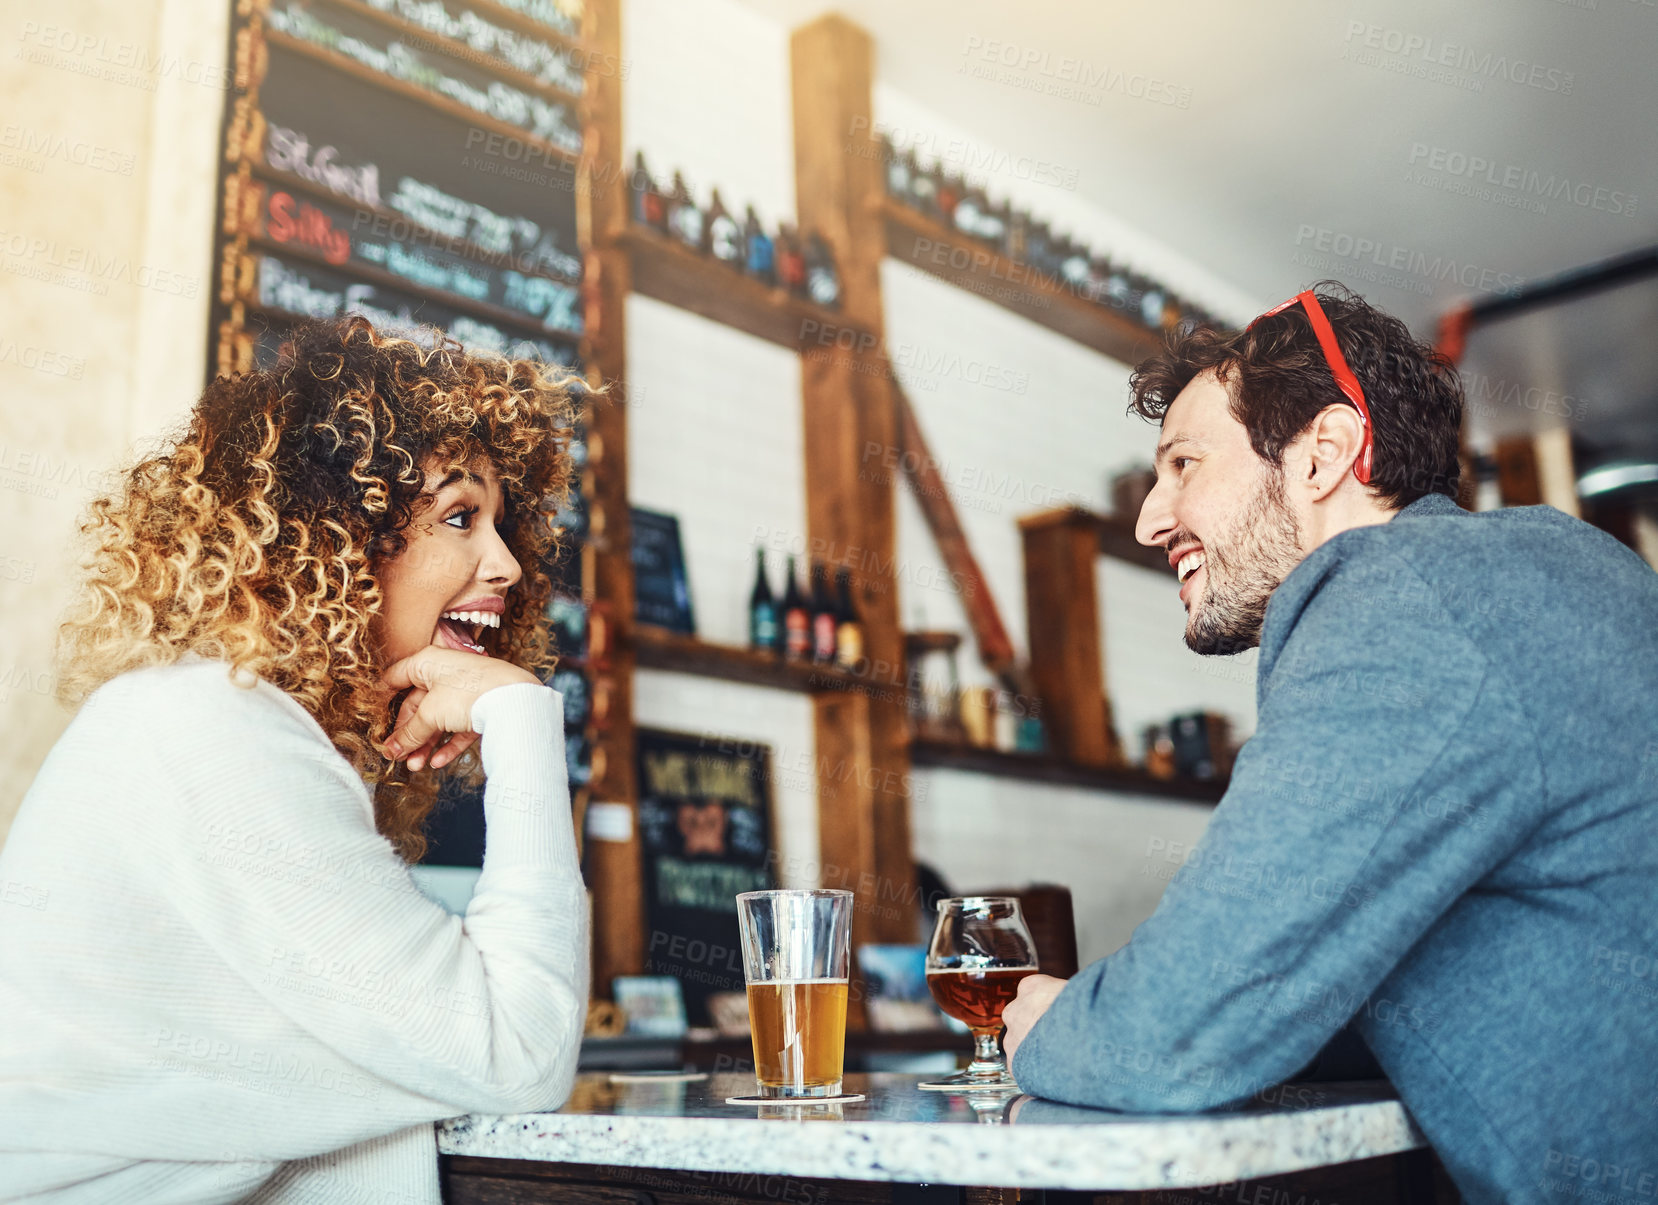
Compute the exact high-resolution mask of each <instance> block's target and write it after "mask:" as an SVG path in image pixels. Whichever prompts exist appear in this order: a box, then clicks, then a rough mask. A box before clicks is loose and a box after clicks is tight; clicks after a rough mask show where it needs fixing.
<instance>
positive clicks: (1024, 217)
mask: <svg viewBox="0 0 1658 1205" xmlns="http://www.w3.org/2000/svg"><path fill="white" fill-rule="evenodd" d="M1029 237H1030V214H1028V213H1026V212H1025V211H1024V210H1023V209H1014V210H1011V211H1010V212H1009V213H1008V215H1007V229H1006V230H1004V231H1003V233H1002V251H1003V252H1004V253H1005V254H1006V255H1007V257H1008V258H1009V259H1011V260H1013V261H1014V263H1020V264H1022V263H1024V262H1025V261H1026V260H1028V259H1029V258H1030V249H1029V247H1027V246H1026V240H1027V239H1028V238H1029Z"/></svg>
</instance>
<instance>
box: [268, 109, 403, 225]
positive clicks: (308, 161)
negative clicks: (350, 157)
mask: <svg viewBox="0 0 1658 1205" xmlns="http://www.w3.org/2000/svg"><path fill="white" fill-rule="evenodd" d="M339 154H340V152H339V150H338V149H337V148H335V147H333V146H329V145H323V146H319V147H318V148H317V149H316V152H315V153H312V151H311V142H310V139H308V138H307V137H306V136H305V135H304V134H302V133H300V132H299V131H298V130H290V129H288V128H287V127H286V126H279V125H273V126H270V127H269V129H268V130H267V132H266V135H265V162H266V163H267V164H269V165H270V166H271V167H273V168H275V169H276V170H277V171H284V172H292V173H293V174H294V175H296V176H298V177H299V178H300V179H302V180H309V181H310V182H311V183H312V184H317V185H321V186H322V187H323V188H326V189H327V190H328V191H329V192H331V193H335V194H337V195H339V196H342V197H348V198H349V199H351V200H353V201H356V202H358V203H360V204H363V205H373V206H376V207H378V206H379V204H380V169H379V168H378V167H377V166H375V165H374V164H372V163H364V164H361V165H359V166H356V167H351V166H347V165H346V164H344V163H338V162H336V160H337V159H338V157H339Z"/></svg>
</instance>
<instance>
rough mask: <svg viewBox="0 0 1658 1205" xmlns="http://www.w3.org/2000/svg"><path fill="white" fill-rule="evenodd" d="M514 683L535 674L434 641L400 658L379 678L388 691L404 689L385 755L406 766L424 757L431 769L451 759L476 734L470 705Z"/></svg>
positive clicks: (419, 762) (531, 678)
mask: <svg viewBox="0 0 1658 1205" xmlns="http://www.w3.org/2000/svg"><path fill="white" fill-rule="evenodd" d="M514 682H535V683H537V684H539V682H540V679H538V678H537V677H536V676H535V675H534V674H532V673H530V671H529V670H527V669H521V668H519V667H518V666H516V665H513V664H512V663H511V662H510V661H498V660H496V659H495V658H494V657H481V656H479V655H478V654H477V653H463V652H460V651H459V650H458V649H441V648H438V647H437V646H436V645H429V646H427V647H426V648H423V649H421V650H420V651H419V652H418V653H415V654H414V655H413V656H409V657H405V658H403V660H401V661H399V662H397V663H396V664H395V665H393V666H391V667H390V668H389V669H387V670H386V672H385V673H384V674H382V675H381V677H380V683H381V685H382V686H384V687H385V688H386V689H387V690H390V691H392V692H394V693H395V692H397V691H400V690H408V691H409V694H408V697H407V698H406V699H404V700H403V705H402V707H401V708H399V710H398V713H397V729H396V731H394V732H393V733H392V734H391V737H390V739H388V740H387V741H386V746H385V753H386V756H387V757H389V758H391V759H392V760H393V761H397V760H399V759H400V758H404V757H406V758H408V759H409V769H411V770H418V769H420V768H421V767H422V766H424V765H426V764H427V763H428V762H430V763H431V766H432V768H433V769H434V770H435V769H437V768H438V767H439V766H442V765H446V764H447V763H449V762H452V761H454V760H455V759H456V758H457V757H459V756H460V755H461V754H462V753H464V752H466V750H467V749H468V748H469V747H470V746H471V745H472V744H473V743H474V742H476V741H477V739H478V734H477V733H475V732H473V731H472V704H473V703H475V702H477V700H478V696H479V695H481V694H483V693H484V692H485V691H488V690H493V689H495V687H497V686H509V685H511V684H512V683H514ZM450 733H453V734H454V735H453V736H450V735H449V734H450Z"/></svg>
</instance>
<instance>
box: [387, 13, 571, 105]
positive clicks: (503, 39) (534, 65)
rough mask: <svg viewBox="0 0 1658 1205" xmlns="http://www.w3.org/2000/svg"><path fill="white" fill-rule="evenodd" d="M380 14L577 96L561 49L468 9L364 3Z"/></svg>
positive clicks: (569, 66) (564, 52)
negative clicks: (416, 27) (462, 44)
mask: <svg viewBox="0 0 1658 1205" xmlns="http://www.w3.org/2000/svg"><path fill="white" fill-rule="evenodd" d="M368 2H369V3H370V4H372V5H373V6H374V7H375V8H377V9H379V10H380V11H381V12H387V13H394V14H396V15H397V16H399V17H401V18H402V19H403V20H405V21H407V22H409V24H411V25H418V26H420V28H422V29H424V30H426V31H427V32H428V33H433V34H437V35H438V36H439V37H444V38H448V39H450V40H451V41H455V42H461V43H464V44H465V45H466V46H467V47H469V48H470V49H472V50H474V51H476V52H477V53H478V54H480V55H489V56H491V57H493V58H496V59H499V60H500V61H501V62H503V63H505V64H507V65H508V66H509V67H511V68H513V69H514V70H516V71H522V72H523V73H524V74H525V75H531V76H534V77H535V78H536V79H538V80H541V81H542V82H543V83H548V84H552V85H553V86H554V87H556V88H562V89H564V91H566V92H573V93H578V94H579V93H580V92H581V90H582V84H583V82H584V81H583V80H582V75H581V71H580V70H578V69H577V68H576V67H575V66H574V65H573V64H572V63H571V62H570V55H569V52H568V51H565V50H561V49H559V48H557V47H554V46H551V45H549V44H548V43H546V42H544V41H542V40H541V39H540V38H532V37H529V36H528V35H526V34H521V33H517V32H515V31H513V30H510V29H506V28H503V27H502V26H499V25H496V24H493V23H492V22H490V21H486V20H485V19H484V18H483V17H480V16H479V15H478V14H477V13H475V12H473V11H472V10H471V9H465V8H463V9H461V10H460V11H459V13H458V14H452V13H451V12H450V11H449V8H448V6H447V5H445V4H444V3H443V0H368Z"/></svg>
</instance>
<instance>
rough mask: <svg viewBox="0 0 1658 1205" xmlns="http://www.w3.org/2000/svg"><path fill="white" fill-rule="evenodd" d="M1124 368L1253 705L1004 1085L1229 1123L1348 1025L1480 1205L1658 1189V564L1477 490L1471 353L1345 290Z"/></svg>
mask: <svg viewBox="0 0 1658 1205" xmlns="http://www.w3.org/2000/svg"><path fill="white" fill-rule="evenodd" d="M1132 385H1133V389H1134V402H1133V407H1132V408H1133V409H1134V410H1136V411H1138V412H1139V413H1140V414H1142V415H1144V416H1145V417H1147V418H1150V419H1158V420H1160V421H1161V428H1162V430H1161V437H1160V439H1159V442H1158V446H1157V454H1156V469H1157V485H1156V488H1155V489H1154V490H1153V491H1152V492H1151V495H1150V496H1149V497H1148V498H1147V499H1146V502H1145V506H1144V508H1143V509H1142V510H1141V512H1140V519H1139V526H1138V532H1137V534H1138V536H1139V539H1140V542H1141V543H1143V544H1148V545H1152V546H1155V547H1160V548H1163V549H1165V550H1166V551H1167V553H1168V557H1169V565H1170V567H1171V568H1172V569H1173V570H1174V571H1175V573H1176V575H1177V577H1178V578H1179V580H1180V598H1181V600H1182V602H1184V603H1185V605H1186V612H1187V620H1186V643H1187V644H1188V645H1190V646H1191V647H1192V648H1193V649H1194V650H1196V651H1197V652H1199V653H1206V654H1214V653H1222V654H1224V653H1236V652H1240V651H1242V650H1244V649H1248V648H1253V647H1255V646H1257V645H1259V647H1260V650H1261V651H1260V659H1259V662H1258V665H1257V677H1258V681H1257V688H1256V693H1257V703H1258V708H1257V710H1258V725H1257V729H1256V733H1255V735H1254V737H1253V738H1252V739H1251V740H1250V741H1249V742H1248V743H1247V744H1246V745H1245V746H1244V748H1243V750H1242V752H1241V753H1240V754H1239V756H1238V759H1237V764H1236V767H1235V769H1234V771H1233V776H1232V781H1231V784H1230V786H1229V787H1228V789H1227V792H1226V796H1225V798H1224V799H1223V800H1222V801H1221V803H1220V806H1219V807H1217V808H1216V810H1215V814H1214V818H1213V819H1212V820H1211V822H1210V824H1209V826H1208V828H1207V829H1206V831H1205V832H1204V835H1203V839H1202V840H1201V841H1200V842H1199V843H1198V844H1197V845H1196V847H1195V848H1193V849H1192V850H1191V851H1190V853H1189V855H1188V856H1187V857H1186V858H1185V860H1184V864H1183V865H1182V866H1181V867H1180V869H1179V870H1178V871H1177V872H1176V873H1175V874H1174V876H1173V878H1172V879H1171V881H1170V883H1169V886H1168V889H1167V890H1166V891H1165V892H1164V895H1163V899H1162V901H1161V902H1160V903H1159V905H1158V908H1157V911H1156V913H1155V914H1154V915H1153V916H1152V917H1151V918H1150V919H1149V920H1147V921H1146V922H1145V924H1143V925H1141V926H1140V928H1139V929H1137V930H1136V931H1135V934H1134V937H1133V940H1131V941H1130V942H1129V943H1128V944H1127V945H1126V946H1124V947H1123V948H1122V949H1120V950H1118V951H1117V952H1116V953H1115V954H1112V955H1111V956H1110V957H1108V958H1105V959H1102V960H1101V961H1099V962H1096V963H1095V964H1093V965H1092V966H1090V967H1088V968H1087V969H1085V970H1083V971H1082V972H1081V973H1080V974H1078V975H1077V976H1076V977H1075V978H1074V979H1071V980H1068V981H1067V980H1057V979H1051V978H1047V977H1044V976H1032V977H1030V978H1028V979H1026V980H1025V981H1024V982H1023V983H1022V984H1021V985H1020V994H1019V998H1018V999H1017V1000H1015V1001H1014V1002H1013V1003H1012V1004H1010V1005H1009V1006H1008V1008H1007V1011H1006V1014H1005V1018H1004V1019H1005V1021H1006V1023H1007V1037H1006V1047H1007V1049H1008V1052H1009V1055H1010V1057H1011V1059H1012V1066H1013V1073H1014V1075H1015V1077H1016V1078H1017V1079H1018V1080H1019V1083H1020V1084H1021V1085H1022V1086H1023V1087H1024V1088H1025V1089H1026V1090H1027V1091H1029V1092H1031V1093H1032V1094H1034V1095H1037V1096H1045V1097H1050V1098H1053V1099H1056V1100H1061V1101H1066V1102H1069V1103H1072V1104H1081V1105H1092V1106H1096V1107H1103V1108H1113V1109H1122V1110H1128V1111H1135V1112H1148V1111H1149V1112H1168V1111H1192V1110H1203V1109H1211V1108H1217V1107H1221V1106H1225V1105H1230V1104H1235V1103H1238V1102H1241V1101H1246V1100H1248V1099H1249V1098H1250V1097H1251V1096H1253V1095H1255V1094H1257V1093H1258V1092H1260V1091H1261V1090H1262V1089H1264V1088H1267V1087H1269V1086H1272V1085H1275V1084H1277V1083H1280V1082H1282V1081H1284V1080H1286V1079H1288V1078H1290V1077H1292V1076H1294V1075H1296V1073H1297V1072H1299V1071H1303V1070H1305V1069H1306V1068H1307V1066H1308V1064H1309V1061H1310V1060H1313V1059H1314V1058H1315V1056H1317V1055H1318V1054H1319V1053H1320V1051H1321V1050H1323V1049H1325V1048H1326V1044H1327V1043H1330V1042H1331V1039H1332V1038H1334V1037H1335V1036H1336V1035H1337V1034H1338V1031H1343V1029H1344V1027H1345V1026H1350V1031H1351V1032H1353V1033H1356V1034H1357V1036H1358V1037H1359V1038H1361V1039H1362V1041H1363V1043H1364V1045H1365V1046H1367V1047H1368V1048H1369V1051H1370V1053H1371V1054H1373V1055H1374V1057H1375V1060H1376V1062H1377V1063H1379V1064H1380V1066H1381V1068H1382V1070H1384V1071H1385V1072H1386V1074H1387V1076H1388V1078H1389V1079H1391V1080H1392V1082H1393V1084H1394V1086H1395V1087H1396V1088H1397V1089H1398V1091H1399V1094H1400V1096H1401V1098H1402V1099H1403V1101H1404V1103H1405V1105H1406V1107H1407V1108H1408V1109H1409V1110H1410V1112H1411V1114H1412V1116H1413V1117H1414V1118H1415V1119H1416V1122H1417V1123H1418V1125H1419V1126H1420V1127H1421V1128H1422V1130H1423V1132H1424V1133H1425V1134H1426V1135H1427V1137H1428V1139H1429V1140H1430V1141H1431V1142H1432V1144H1433V1146H1434V1147H1435V1149H1436V1150H1437V1151H1438V1153H1439V1156H1440V1158H1441V1159H1442V1161H1443V1162H1444V1164H1445V1166H1446V1168H1447V1170H1448V1171H1449V1172H1450V1174H1451V1176H1452V1178H1453V1179H1454V1180H1455V1181H1456V1183H1457V1186H1458V1188H1459V1189H1460V1190H1461V1192H1462V1194H1463V1196H1464V1199H1465V1200H1467V1201H1469V1202H1473V1203H1476V1205H1485V1203H1487V1202H1489V1203H1490V1205H1516V1203H1517V1202H1544V1201H1563V1200H1565V1199H1568V1198H1577V1197H1580V1196H1587V1195H1589V1194H1593V1193H1599V1192H1609V1193H1612V1194H1617V1193H1620V1192H1623V1193H1626V1194H1629V1195H1632V1196H1633V1195H1638V1193H1648V1194H1650V1193H1651V1192H1652V1187H1651V1186H1652V1184H1653V1183H1654V1177H1655V1176H1658V1023H1655V1021H1654V1012H1653V1009H1654V1007H1655V1005H1654V1001H1655V1000H1658V575H1655V574H1654V573H1653V572H1652V570H1651V569H1650V568H1649V567H1648V566H1647V565H1646V564H1645V563H1644V562H1642V561H1641V559H1640V558H1639V557H1637V556H1636V555H1635V554H1634V553H1633V552H1631V551H1629V550H1628V549H1627V548H1625V547H1623V545H1621V544H1619V543H1618V542H1617V541H1616V540H1614V539H1612V537H1610V536H1608V535H1606V534H1604V533H1602V532H1600V531H1597V530H1596V529H1595V528H1593V527H1590V526H1589V525H1588V524H1585V523H1582V522H1580V521H1578V520H1576V519H1572V518H1569V517H1567V516H1566V515H1563V514H1561V513H1560V512H1559V511H1557V510H1554V509H1552V508H1550V507H1546V506H1533V507H1524V508H1517V509H1511V510H1501V511H1492V512H1487V513H1484V514H1472V513H1469V512H1467V511H1463V510H1461V509H1459V508H1458V506H1457V505H1456V503H1455V502H1454V501H1453V498H1454V497H1455V493H1456V485H1457V476H1458V473H1457V442H1458V429H1459V426H1460V422H1461V414H1462V394H1461V389H1460V386H1459V385H1458V384H1457V381H1456V377H1455V373H1454V372H1453V371H1452V370H1451V369H1450V367H1449V365H1447V364H1445V363H1444V362H1443V361H1440V360H1439V359H1437V358H1436V357H1435V356H1434V355H1433V353H1432V352H1431V351H1430V350H1429V349H1428V348H1426V347H1424V346H1422V345H1420V344H1418V343H1417V342H1416V341H1415V340H1413V339H1412V338H1411V336H1410V334H1409V332H1408V331H1407V330H1406V328H1405V327H1404V326H1403V324H1401V323H1399V322H1398V321H1397V320H1395V319H1393V318H1390V317H1388V316H1387V315H1385V314H1382V313H1381V312H1380V311H1378V310H1376V309H1374V308H1373V307H1371V306H1369V305H1367V304H1365V302H1364V301H1363V300H1362V299H1360V298H1357V297H1355V296H1353V295H1351V294H1349V293H1346V291H1345V290H1341V289H1340V287H1339V286H1334V287H1331V286H1330V285H1329V283H1328V282H1325V283H1322V284H1321V285H1319V286H1318V287H1317V289H1316V291H1314V290H1309V291H1307V292H1305V293H1302V294H1300V295H1298V296H1297V297H1296V298H1293V299H1292V300H1291V301H1289V302H1286V303H1285V304H1284V305H1282V306H1279V307H1277V308H1276V309H1274V310H1271V311H1269V312H1268V313H1267V314H1265V315H1262V316H1261V317H1260V318H1258V319H1256V321H1255V322H1254V323H1252V324H1251V326H1250V327H1249V329H1248V330H1246V331H1242V332H1238V333H1231V334H1225V333H1221V332H1217V331H1214V330H1208V329H1200V330H1198V331H1195V332H1193V333H1190V334H1187V335H1184V336H1181V337H1177V338H1175V339H1173V340H1171V342H1170V344H1169V346H1168V348H1167V349H1166V350H1165V351H1164V352H1163V353H1162V354H1160V355H1158V356H1155V357H1153V358H1152V359H1150V360H1148V361H1147V362H1145V363H1144V364H1142V365H1140V367H1139V369H1138V370H1137V371H1136V373H1135V375H1134V378H1133V381H1132ZM1589 1169H1593V1171H1592V1172H1591V1171H1590V1170H1589ZM1643 1177H1644V1179H1643ZM1624 1178H1627V1179H1628V1183H1627V1184H1625V1183H1623V1182H1622V1181H1623V1179H1624ZM1641 1184H1645V1185H1647V1187H1646V1188H1639V1187H1638V1186H1639V1185H1641Z"/></svg>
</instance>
